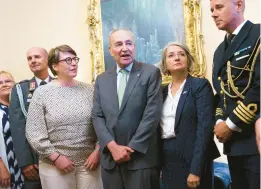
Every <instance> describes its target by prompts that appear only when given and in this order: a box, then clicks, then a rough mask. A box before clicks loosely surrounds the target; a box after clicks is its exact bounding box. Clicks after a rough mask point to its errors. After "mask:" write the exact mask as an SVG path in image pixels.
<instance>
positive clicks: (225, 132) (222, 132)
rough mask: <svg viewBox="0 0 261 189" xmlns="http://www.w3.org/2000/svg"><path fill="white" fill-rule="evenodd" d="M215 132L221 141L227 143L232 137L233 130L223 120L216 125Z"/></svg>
mask: <svg viewBox="0 0 261 189" xmlns="http://www.w3.org/2000/svg"><path fill="white" fill-rule="evenodd" d="M214 133H215V135H216V137H217V139H218V141H219V142H221V143H225V142H227V141H228V140H229V139H230V138H231V136H232V133H233V130H231V129H230V128H229V127H228V126H227V124H226V122H225V121H222V122H220V123H218V124H216V125H215V127H214Z"/></svg>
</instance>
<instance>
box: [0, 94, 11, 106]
mask: <svg viewBox="0 0 261 189" xmlns="http://www.w3.org/2000/svg"><path fill="white" fill-rule="evenodd" d="M0 103H1V104H3V105H6V106H8V105H9V96H7V97H1V98H0Z"/></svg>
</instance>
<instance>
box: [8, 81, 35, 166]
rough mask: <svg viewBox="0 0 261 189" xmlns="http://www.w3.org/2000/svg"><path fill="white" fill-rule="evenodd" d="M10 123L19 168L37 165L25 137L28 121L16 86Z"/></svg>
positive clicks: (12, 99)
mask: <svg viewBox="0 0 261 189" xmlns="http://www.w3.org/2000/svg"><path fill="white" fill-rule="evenodd" d="M9 121H10V129H11V133H12V138H13V144H14V148H15V153H16V157H17V161H18V165H19V167H24V166H27V165H31V164H35V163H36V162H35V160H34V153H33V152H32V149H31V146H30V144H29V143H28V141H27V139H26V137H25V124H26V119H25V117H24V114H23V112H22V110H21V107H20V102H19V98H18V95H17V91H16V87H15V86H14V87H13V89H12V92H11V100H10V104H9Z"/></svg>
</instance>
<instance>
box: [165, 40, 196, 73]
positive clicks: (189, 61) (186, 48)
mask: <svg viewBox="0 0 261 189" xmlns="http://www.w3.org/2000/svg"><path fill="white" fill-rule="evenodd" d="M171 46H178V47H180V48H182V49H183V50H184V51H185V53H186V55H187V57H188V62H187V64H188V71H189V72H190V71H192V67H193V64H194V62H195V61H194V58H193V56H192V55H191V54H190V51H189V48H188V47H187V45H185V44H181V43H179V42H170V43H168V44H167V45H166V46H165V47H164V48H163V51H162V57H161V71H162V73H163V74H164V75H171V74H170V72H169V70H168V68H167V64H166V57H167V55H166V53H167V50H168V48H169V47H171Z"/></svg>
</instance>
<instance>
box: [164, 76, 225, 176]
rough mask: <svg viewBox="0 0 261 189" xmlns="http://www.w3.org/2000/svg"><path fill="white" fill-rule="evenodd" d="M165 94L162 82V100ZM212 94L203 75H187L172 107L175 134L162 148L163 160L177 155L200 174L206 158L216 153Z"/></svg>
mask: <svg viewBox="0 0 261 189" xmlns="http://www.w3.org/2000/svg"><path fill="white" fill-rule="evenodd" d="M167 95H168V86H165V87H164V88H163V99H164V101H165V100H166V98H167ZM213 97H214V96H213V91H212V88H211V85H210V83H209V82H208V80H207V79H202V78H196V77H192V76H190V75H188V77H187V79H186V83H185V85H184V88H183V91H182V93H181V96H180V99H179V102H178V107H177V111H176V117H175V134H176V138H175V140H173V143H172V146H171V149H163V151H164V160H165V161H166V162H169V161H170V162H171V161H172V157H173V155H174V156H176V157H179V158H181V159H182V160H183V161H184V162H186V163H187V164H188V165H190V173H193V174H195V175H198V176H202V174H203V172H204V171H205V168H206V165H207V163H209V161H210V160H213V159H215V158H217V157H219V156H220V154H219V151H218V149H217V147H216V144H215V142H214V139H213V138H214V136H213V129H214V115H213V111H214V103H213V102H214V98H213ZM166 162H163V163H166ZM165 166H167V165H165Z"/></svg>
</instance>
